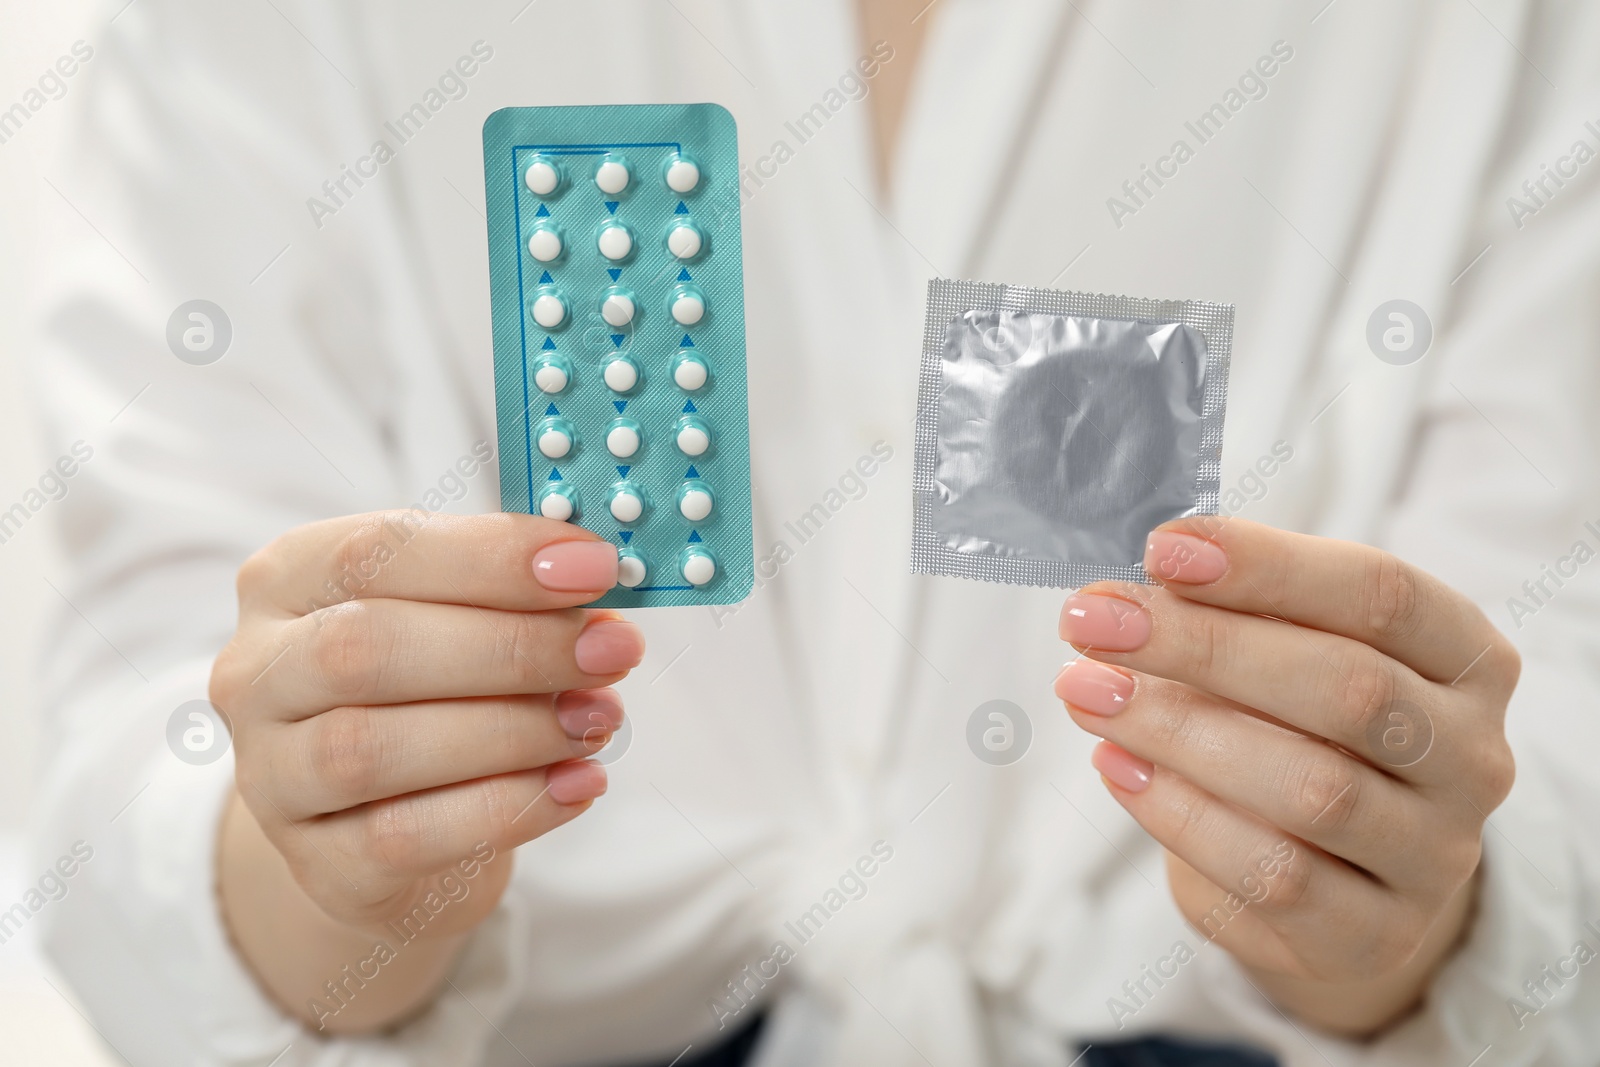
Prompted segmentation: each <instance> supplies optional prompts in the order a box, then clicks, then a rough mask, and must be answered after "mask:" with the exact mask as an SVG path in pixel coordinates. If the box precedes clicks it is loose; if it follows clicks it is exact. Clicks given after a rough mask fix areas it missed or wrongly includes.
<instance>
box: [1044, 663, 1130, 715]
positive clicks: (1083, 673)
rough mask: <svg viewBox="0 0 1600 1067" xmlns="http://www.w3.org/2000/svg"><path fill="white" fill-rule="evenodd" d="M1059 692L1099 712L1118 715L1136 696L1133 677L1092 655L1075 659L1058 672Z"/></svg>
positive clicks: (1074, 703) (1077, 706)
mask: <svg viewBox="0 0 1600 1067" xmlns="http://www.w3.org/2000/svg"><path fill="white" fill-rule="evenodd" d="M1056 696H1058V697H1060V698H1061V699H1062V700H1065V701H1066V702H1067V703H1068V704H1071V705H1072V706H1073V707H1075V708H1082V709H1083V710H1084V711H1089V712H1093V713H1094V714H1096V715H1115V714H1116V713H1117V712H1119V711H1121V710H1122V709H1123V708H1125V707H1127V706H1128V698H1129V697H1131V696H1133V679H1132V678H1130V677H1128V676H1127V675H1126V674H1123V673H1122V672H1121V671H1119V670H1117V669H1116V668H1115V667H1107V666H1106V665H1105V664H1104V663H1096V662H1095V661H1094V660H1092V659H1080V660H1075V661H1073V662H1072V663H1069V664H1067V666H1066V669H1065V670H1063V671H1062V672H1061V673H1060V674H1058V675H1056Z"/></svg>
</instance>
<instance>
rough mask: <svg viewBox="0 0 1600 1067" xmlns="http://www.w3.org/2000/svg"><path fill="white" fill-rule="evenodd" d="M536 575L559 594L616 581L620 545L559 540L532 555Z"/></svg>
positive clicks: (601, 588)
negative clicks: (618, 547)
mask: <svg viewBox="0 0 1600 1067" xmlns="http://www.w3.org/2000/svg"><path fill="white" fill-rule="evenodd" d="M533 577H534V578H535V579H536V580H537V581H538V583H539V584H540V585H542V586H544V587H545V588H546V589H549V590H551V591H552V592H556V593H576V592H583V591H587V590H591V589H594V590H604V589H610V588H611V587H612V586H614V585H616V584H617V546H616V545H614V544H612V543H611V542H609V541H557V542H556V543H555V544H553V545H545V546H544V547H543V548H541V549H540V550H539V551H537V552H535V553H534V554H533Z"/></svg>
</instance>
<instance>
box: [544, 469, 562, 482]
mask: <svg viewBox="0 0 1600 1067" xmlns="http://www.w3.org/2000/svg"><path fill="white" fill-rule="evenodd" d="M560 480H561V472H560V471H558V470H556V469H555V468H554V467H551V468H550V477H548V478H546V479H545V481H547V482H559V481H560Z"/></svg>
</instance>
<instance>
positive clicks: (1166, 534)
mask: <svg viewBox="0 0 1600 1067" xmlns="http://www.w3.org/2000/svg"><path fill="white" fill-rule="evenodd" d="M1144 568H1145V570H1147V571H1149V572H1150V573H1151V574H1152V575H1154V576H1155V577H1156V578H1159V579H1161V580H1162V581H1164V582H1187V583H1189V584H1190V585H1205V584H1207V583H1208V582H1214V581H1216V580H1217V579H1218V578H1221V577H1222V576H1223V575H1224V574H1225V573H1227V570H1228V554H1227V553H1226V552H1224V551H1222V547H1221V546H1220V545H1217V544H1214V543H1213V542H1211V541H1207V540H1205V539H1204V538H1201V537H1194V536H1191V535H1190V534H1183V533H1175V532H1173V531H1171V530H1157V531H1156V532H1154V533H1152V534H1151V535H1150V543H1149V544H1147V545H1145V549H1144Z"/></svg>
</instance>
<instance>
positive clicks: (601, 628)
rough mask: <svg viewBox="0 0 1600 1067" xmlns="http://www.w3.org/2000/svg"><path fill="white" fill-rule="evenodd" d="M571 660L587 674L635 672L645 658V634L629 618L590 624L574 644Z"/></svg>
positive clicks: (602, 620) (603, 620) (604, 620)
mask: <svg viewBox="0 0 1600 1067" xmlns="http://www.w3.org/2000/svg"><path fill="white" fill-rule="evenodd" d="M586 588H587V587H586ZM572 658H573V659H574V660H575V661H577V664H578V669H579V670H580V671H583V672H584V673H585V674H616V673H617V672H618V671H628V670H632V669H633V668H635V667H637V666H638V665H639V661H640V660H642V659H644V634H642V633H640V632H639V628H638V627H637V626H635V625H634V624H633V623H631V622H628V621H627V620H626V619H601V620H599V621H598V622H591V623H590V624H589V625H588V626H585V627H584V628H583V633H581V634H579V635H578V640H577V641H576V642H575V643H574V644H573V646H572Z"/></svg>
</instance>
